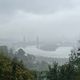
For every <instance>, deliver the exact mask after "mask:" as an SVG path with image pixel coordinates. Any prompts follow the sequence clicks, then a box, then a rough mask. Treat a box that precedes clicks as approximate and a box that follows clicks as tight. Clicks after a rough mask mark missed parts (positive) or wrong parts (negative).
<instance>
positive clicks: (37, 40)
mask: <svg viewBox="0 0 80 80" xmlns="http://www.w3.org/2000/svg"><path fill="white" fill-rule="evenodd" d="M36 47H37V48H39V36H37V38H36Z"/></svg>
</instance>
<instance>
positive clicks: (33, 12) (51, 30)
mask: <svg viewBox="0 0 80 80" xmlns="http://www.w3.org/2000/svg"><path fill="white" fill-rule="evenodd" d="M24 36H25V37H26V38H28V39H35V38H36V36H39V37H40V39H41V40H44V41H56V40H64V39H66V40H73V39H77V38H79V37H80V0H0V38H8V39H16V40H21V39H22V38H23V37H24Z"/></svg>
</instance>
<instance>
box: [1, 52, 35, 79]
mask: <svg viewBox="0 0 80 80" xmlns="http://www.w3.org/2000/svg"><path fill="white" fill-rule="evenodd" d="M33 79H34V75H33V74H32V71H30V70H28V69H26V68H25V67H24V66H23V64H22V62H19V61H18V60H17V59H16V58H14V59H13V60H11V59H9V58H8V57H6V56H4V55H3V54H2V53H1V54H0V80H33Z"/></svg>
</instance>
